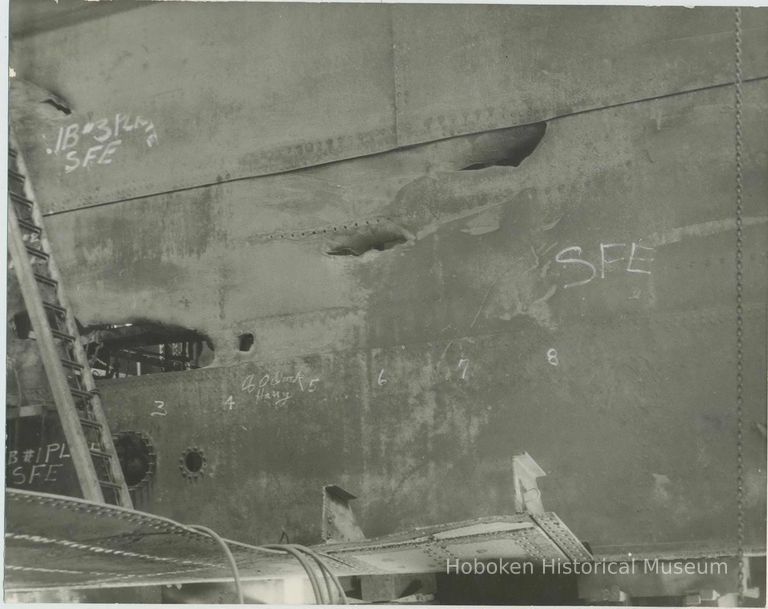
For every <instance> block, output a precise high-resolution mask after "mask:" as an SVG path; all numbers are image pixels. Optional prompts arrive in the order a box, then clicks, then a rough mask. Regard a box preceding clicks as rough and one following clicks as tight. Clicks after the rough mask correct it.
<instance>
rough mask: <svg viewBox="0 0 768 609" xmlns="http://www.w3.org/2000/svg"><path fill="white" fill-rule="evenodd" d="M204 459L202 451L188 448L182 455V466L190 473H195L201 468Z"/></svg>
mask: <svg viewBox="0 0 768 609" xmlns="http://www.w3.org/2000/svg"><path fill="white" fill-rule="evenodd" d="M204 464H205V459H204V458H203V453H202V452H201V451H199V450H198V449H196V448H192V449H190V450H189V451H188V452H187V454H186V455H184V467H185V468H186V470H187V471H188V472H189V473H191V474H197V473H199V472H200V470H202V469H203V465H204Z"/></svg>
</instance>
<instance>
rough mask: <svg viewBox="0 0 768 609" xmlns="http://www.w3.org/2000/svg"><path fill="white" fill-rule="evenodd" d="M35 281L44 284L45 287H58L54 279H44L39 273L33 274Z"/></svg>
mask: <svg viewBox="0 0 768 609" xmlns="http://www.w3.org/2000/svg"><path fill="white" fill-rule="evenodd" d="M34 276H35V279H36V280H37V281H38V282H40V283H44V284H45V285H49V286H51V287H52V288H55V287H56V286H58V285H59V282H58V281H56V280H55V279H51V278H50V277H46V276H45V275H41V274H40V273H34Z"/></svg>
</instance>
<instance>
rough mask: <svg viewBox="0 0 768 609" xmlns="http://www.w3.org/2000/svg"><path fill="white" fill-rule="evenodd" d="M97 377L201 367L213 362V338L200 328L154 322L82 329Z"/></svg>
mask: <svg viewBox="0 0 768 609" xmlns="http://www.w3.org/2000/svg"><path fill="white" fill-rule="evenodd" d="M81 334H82V335H83V337H85V351H86V355H87V356H88V361H89V363H90V366H91V370H92V372H93V375H94V376H95V377H102V378H120V377H124V376H141V375H145V374H157V373H160V372H181V371H183V370H193V369H195V368H202V367H204V366H207V365H208V364H210V363H211V361H213V354H214V347H213V342H212V341H211V339H210V338H209V337H208V336H206V335H205V334H203V333H202V332H198V331H197V330H191V329H189V328H183V327H180V326H171V325H165V324H159V323H155V322H147V321H138V322H133V323H127V324H109V325H100V326H88V327H86V328H82V329H81Z"/></svg>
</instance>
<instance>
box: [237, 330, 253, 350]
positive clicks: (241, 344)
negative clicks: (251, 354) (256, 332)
mask: <svg viewBox="0 0 768 609" xmlns="http://www.w3.org/2000/svg"><path fill="white" fill-rule="evenodd" d="M237 342H238V345H237V348H238V349H240V351H250V350H251V347H253V334H251V333H250V332H246V333H245V334H241V335H240V336H239V337H238V339H237Z"/></svg>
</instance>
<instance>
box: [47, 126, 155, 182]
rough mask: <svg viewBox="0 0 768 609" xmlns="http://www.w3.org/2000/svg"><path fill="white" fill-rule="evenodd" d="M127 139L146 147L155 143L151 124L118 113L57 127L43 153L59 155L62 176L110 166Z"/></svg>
mask: <svg viewBox="0 0 768 609" xmlns="http://www.w3.org/2000/svg"><path fill="white" fill-rule="evenodd" d="M127 138H132V139H135V138H139V139H140V140H141V141H143V143H144V145H145V146H146V147H147V148H152V147H153V146H155V145H156V144H158V143H159V140H158V137H157V130H156V129H155V125H154V123H153V122H152V121H150V120H148V119H145V118H142V117H141V116H138V115H137V116H134V117H132V116H130V115H129V114H122V113H120V112H118V113H117V114H116V115H115V116H114V118H112V117H108V118H102V119H99V120H96V121H88V122H86V123H72V124H70V125H68V126H66V127H60V128H59V130H58V132H57V134H56V137H55V141H56V143H55V144H52V145H51V146H49V147H48V148H46V152H47V153H48V154H51V155H54V156H58V155H62V156H63V158H64V173H71V172H73V171H75V170H77V169H90V168H91V167H94V166H98V165H111V164H112V161H113V160H114V158H115V154H116V153H117V151H118V149H119V148H120V147H121V146H122V144H123V141H124V140H126V139H127Z"/></svg>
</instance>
